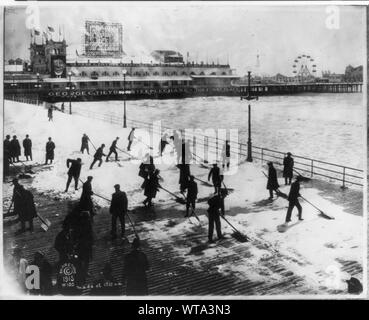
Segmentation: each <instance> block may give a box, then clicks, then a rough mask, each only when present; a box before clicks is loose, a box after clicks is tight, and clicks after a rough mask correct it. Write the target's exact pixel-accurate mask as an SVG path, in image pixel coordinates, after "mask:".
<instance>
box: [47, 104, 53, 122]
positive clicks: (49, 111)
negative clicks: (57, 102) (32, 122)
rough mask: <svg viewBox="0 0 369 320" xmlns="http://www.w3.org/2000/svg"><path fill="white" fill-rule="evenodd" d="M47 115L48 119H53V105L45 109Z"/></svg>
mask: <svg viewBox="0 0 369 320" xmlns="http://www.w3.org/2000/svg"><path fill="white" fill-rule="evenodd" d="M47 116H48V118H49V121H53V107H52V106H50V107H49V109H47Z"/></svg>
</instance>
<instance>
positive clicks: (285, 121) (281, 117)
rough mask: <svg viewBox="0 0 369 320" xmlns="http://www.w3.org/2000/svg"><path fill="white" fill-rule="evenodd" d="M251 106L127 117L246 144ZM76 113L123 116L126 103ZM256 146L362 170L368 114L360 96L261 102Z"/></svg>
mask: <svg viewBox="0 0 369 320" xmlns="http://www.w3.org/2000/svg"><path fill="white" fill-rule="evenodd" d="M247 109H248V102H247V101H245V100H243V101H241V100H240V99H239V98H237V97H198V98H187V99H178V100H174V99H171V100H137V101H127V118H128V119H133V120H141V121H146V122H153V121H157V120H161V121H162V125H163V126H167V127H171V128H194V129H196V128H200V129H207V128H212V129H238V132H239V141H240V142H246V141H247V130H248V112H247ZM73 110H75V111H77V112H78V113H83V111H84V110H90V111H93V112H97V113H101V114H110V115H116V116H119V117H122V114H123V101H99V102H91V101H88V102H74V103H73ZM251 128H252V142H253V144H254V145H255V146H258V147H265V148H270V149H273V150H278V151H282V152H287V151H290V152H292V153H293V154H296V155H299V156H305V157H310V158H314V159H317V160H323V161H328V162H333V163H336V164H340V165H345V166H350V167H354V168H358V169H363V167H364V157H365V151H364V150H365V144H366V138H365V135H366V109H365V107H364V102H363V94H361V93H342V94H329V93H325V94H300V95H289V96H288V95H286V96H267V97H260V98H259V100H258V101H255V100H254V101H252V102H251Z"/></svg>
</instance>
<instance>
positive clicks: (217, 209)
mask: <svg viewBox="0 0 369 320" xmlns="http://www.w3.org/2000/svg"><path fill="white" fill-rule="evenodd" d="M222 201H223V199H222V194H221V193H220V192H219V194H216V195H215V196H213V197H212V198H210V199H209V200H208V205H209V208H208V218H209V230H208V231H209V232H208V241H209V243H213V242H214V240H213V233H214V225H215V229H216V232H217V236H218V239H219V240H220V239H223V238H224V236H223V235H222V229H221V223H220V214H224V212H223V208H224V206H223V208H222Z"/></svg>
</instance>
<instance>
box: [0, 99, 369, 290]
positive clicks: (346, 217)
mask: <svg viewBox="0 0 369 320" xmlns="http://www.w3.org/2000/svg"><path fill="white" fill-rule="evenodd" d="M44 112H45V110H41V109H38V110H35V109H34V108H32V107H29V106H23V105H18V106H17V105H13V108H12V110H11V111H9V113H10V114H11V113H15V114H17V113H18V114H22V117H18V118H16V117H15V116H14V115H13V116H12V117H10V116H9V118H7V117H6V118H5V123H6V128H7V131H9V132H10V133H12V132H17V133H18V134H19V135H20V136H23V134H25V133H30V135H31V138H33V141H34V145H35V147H34V150H35V151H34V157H35V159H36V160H39V159H43V149H44V143H45V141H44V140H45V137H46V138H47V136H53V140H54V141H55V143H56V156H55V157H56V161H55V164H54V166H53V167H52V168H42V167H35V168H34V171H35V174H34V175H32V176H33V178H32V179H27V180H21V183H22V184H23V185H24V186H25V187H26V188H27V189H30V190H32V191H33V192H34V195H35V201H36V206H37V210H38V212H39V213H40V214H41V215H43V216H44V217H47V218H48V219H49V220H50V221H51V222H52V226H51V228H50V229H49V231H48V232H46V233H45V232H44V231H43V230H42V229H41V228H40V225H39V222H38V221H37V222H36V223H35V231H34V233H32V234H30V233H26V234H23V235H19V236H14V231H15V230H16V229H17V228H18V226H17V225H10V222H9V219H6V220H5V221H4V250H5V254H6V255H7V254H8V252H9V251H10V249H11V248H12V247H14V246H15V245H18V246H21V247H24V249H25V250H24V251H25V253H26V255H27V256H26V257H27V258H28V259H29V260H30V261H31V257H32V255H33V254H34V252H35V251H37V250H42V251H43V252H44V253H46V256H47V258H48V259H49V261H50V262H51V263H56V259H57V253H56V252H55V250H54V249H53V244H54V239H55V236H56V234H57V233H58V232H59V231H60V230H61V223H62V221H63V219H64V217H65V215H66V213H67V207H68V203H69V202H75V201H77V199H79V197H80V190H78V191H76V192H74V191H70V192H69V193H68V194H66V193H64V192H63V190H64V188H65V182H66V171H67V168H66V165H65V161H66V157H72V158H76V157H77V156H78V157H81V158H82V162H83V167H82V176H81V178H82V180H85V179H86V177H87V175H90V174H91V175H93V176H94V180H93V183H92V187H93V190H94V192H95V193H98V194H101V195H104V196H106V197H110V194H111V193H112V192H113V190H112V189H113V187H112V186H113V185H114V184H115V183H120V184H121V186H122V189H123V190H124V191H126V192H127V195H128V199H129V208H130V210H131V212H130V216H131V217H132V219H133V221H134V224H135V227H136V229H137V232H138V233H139V236H140V238H141V240H142V249H143V251H144V252H145V253H146V254H147V256H148V259H149V261H150V264H151V269H150V271H149V272H148V279H149V294H150V295H154V296H157V295H178V296H180V295H250V296H254V295H285V294H290V295H296V294H309V295H315V294H324V295H326V294H337V295H338V296H339V295H342V294H345V293H346V292H347V291H346V285H345V283H344V281H343V280H344V279H346V278H347V277H349V276H356V277H357V278H359V279H360V280H362V263H363V256H362V254H363V245H364V243H363V239H364V235H363V217H362V192H361V191H360V190H359V189H346V190H344V191H342V190H341V189H340V187H339V186H338V185H334V184H329V183H327V182H322V181H317V180H313V181H311V182H308V183H304V184H303V186H302V190H301V193H302V195H304V196H305V197H306V198H307V199H309V200H310V201H311V202H312V203H314V204H316V205H317V206H319V207H320V208H321V209H322V210H323V211H324V212H326V213H327V214H329V215H332V216H334V217H335V220H326V219H324V218H322V217H320V216H319V215H318V213H317V211H316V210H315V209H314V208H312V207H311V206H309V204H307V203H306V202H304V201H302V202H301V204H302V207H303V217H304V219H305V220H304V221H303V222H300V223H296V212H294V213H293V215H292V219H293V220H292V223H291V224H292V225H291V227H290V229H289V230H288V231H287V232H286V233H279V232H278V231H277V226H278V225H280V224H281V223H283V222H284V219H285V214H286V210H287V205H288V203H287V201H286V200H285V199H283V198H277V199H275V200H273V201H269V200H267V198H268V192H267V190H266V189H265V186H266V179H265V177H264V175H263V174H262V172H261V170H264V171H266V169H265V168H263V167H262V166H261V165H260V164H258V163H245V164H242V165H241V166H240V167H239V169H238V172H237V174H235V175H229V176H225V183H226V185H227V186H228V187H229V188H232V189H233V190H234V192H232V193H231V194H230V195H229V196H228V197H227V199H226V203H225V205H226V217H227V219H229V221H230V222H231V223H232V224H233V225H234V226H235V227H236V228H237V229H239V230H240V231H241V232H242V233H245V234H247V235H248V236H249V237H250V238H251V241H250V242H247V243H240V242H237V240H236V239H234V238H233V237H232V236H231V235H232V229H231V228H230V227H229V226H228V225H226V224H225V223H224V221H222V229H223V232H224V234H225V235H226V237H227V238H226V239H225V240H222V241H220V242H216V243H215V244H211V245H207V217H206V209H207V204H206V200H207V199H208V198H209V196H210V195H211V194H212V192H213V188H212V187H209V186H207V185H206V184H204V183H201V182H198V186H199V201H198V204H197V214H198V215H199V218H200V220H201V224H202V226H199V224H198V222H197V220H196V219H194V218H193V217H192V218H191V222H190V221H189V219H186V218H184V217H183V215H184V206H183V205H181V204H178V203H177V202H175V201H174V200H173V197H172V196H171V195H168V194H166V193H165V192H163V191H161V192H159V193H158V195H157V198H156V199H155V200H154V203H155V210H154V211H151V210H150V211H149V210H147V209H144V208H143V207H142V204H141V202H142V200H143V199H144V197H143V195H142V190H141V189H140V185H141V183H142V179H141V178H140V177H138V176H137V172H138V170H137V168H138V164H135V163H132V162H131V161H125V160H126V157H125V156H124V154H123V153H120V157H121V161H119V162H118V163H116V162H108V163H106V162H104V163H103V165H102V167H101V168H96V169H93V170H88V169H87V167H88V165H89V163H90V162H91V156H88V155H87V154H84V155H81V154H80V153H79V152H78V151H76V150H79V147H80V145H79V143H80V137H81V136H82V133H84V132H86V133H88V134H89V136H90V138H91V139H92V140H93V141H94V143H95V144H96V145H98V144H100V143H103V142H105V143H106V144H109V143H110V141H111V140H112V139H113V138H115V137H116V136H121V137H123V139H122V140H123V142H122V145H120V147H121V148H125V146H123V144H125V143H126V142H125V141H126V136H127V135H128V129H122V128H120V127H119V126H114V125H109V124H105V123H101V122H99V121H98V120H91V119H84V118H82V117H78V116H73V118H72V119H76V120H75V121H76V123H75V124H74V121H73V122H71V121H70V119H71V118H70V116H68V115H64V114H60V115H59V114H57V116H56V117H55V123H47V120H46V119H44V118H45V113H44ZM31 117H35V118H36V117H37V118H38V119H41V120H39V122H40V125H39V126H36V127H35V126H31V125H29V124H28V123H29V122H28V120H29V118H31ZM68 121H69V122H68ZM67 122H68V128H69V129H70V132H71V134H70V135H66V136H65V135H64V136H60V135H59V134H58V133H59V132H62V130H63V128H65V126H66V123H67ZM96 128H98V129H99V130H98V131H99V132H98V133H96V131H97V130H96ZM94 133H95V134H94ZM137 148H138V146H137V145H134V146H133V150H134V151H135V150H136V149H137ZM167 156H168V154H167ZM39 161H40V160H39ZM158 168H159V169H160V170H161V176H162V177H163V179H164V181H163V182H162V185H163V186H164V187H166V188H167V189H169V190H171V191H173V192H175V193H177V192H178V189H179V187H178V177H179V174H178V170H177V169H176V168H175V167H174V166H173V165H166V164H159V165H158ZM191 172H192V174H194V175H195V176H196V177H197V178H200V179H202V180H206V176H207V173H208V170H207V169H206V168H204V167H201V166H197V165H193V166H191ZM282 180H283V179H280V180H279V182H280V184H281V187H280V189H281V191H282V192H284V193H288V191H289V187H288V186H284V185H282ZM3 189H4V193H3V196H4V210H6V209H7V207H8V205H9V199H10V196H11V190H12V189H11V186H10V185H9V183H6V184H4V188H3ZM177 194H178V193H177ZM94 201H95V203H96V204H97V205H98V206H99V207H100V209H99V210H98V214H97V216H96V217H95V223H94V226H93V228H94V234H95V245H94V249H93V259H92V262H91V264H90V270H89V271H90V274H91V276H92V277H91V278H89V279H88V281H89V282H91V283H92V282H94V281H95V280H96V279H97V278H98V275H99V272H100V271H101V269H102V268H103V266H104V264H105V263H106V262H110V263H111V264H112V266H113V275H114V276H115V277H116V278H117V279H122V270H123V257H124V255H125V254H126V253H128V252H129V251H130V245H129V244H128V243H123V242H122V241H121V240H117V241H114V242H112V241H111V240H110V235H109V232H110V214H109V213H108V210H107V209H108V207H107V206H108V203H107V202H105V201H104V200H102V199H98V198H94ZM126 226H127V230H128V232H127V236H128V238H129V240H130V241H132V239H133V237H134V235H133V231H132V229H131V227H130V226H129V224H128V221H126ZM337 272H338V274H337ZM332 277H333V278H334V277H336V278H337V277H338V278H339V279H338V280H339V281H338V282H337V281H334V279H333V280H332ZM336 278H335V279H336ZM85 294H88V290H86V291H85ZM122 294H125V288H124V286H123V288H122Z"/></svg>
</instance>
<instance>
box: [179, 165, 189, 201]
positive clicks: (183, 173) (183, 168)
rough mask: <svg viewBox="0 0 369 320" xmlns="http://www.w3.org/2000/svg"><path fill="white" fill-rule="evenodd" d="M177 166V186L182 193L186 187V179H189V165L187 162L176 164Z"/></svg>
mask: <svg viewBox="0 0 369 320" xmlns="http://www.w3.org/2000/svg"><path fill="white" fill-rule="evenodd" d="M177 166H178V168H179V188H180V192H181V193H182V194H183V193H184V192H185V190H186V188H187V185H188V181H189V179H190V175H191V173H190V165H189V164H178V165H177Z"/></svg>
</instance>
